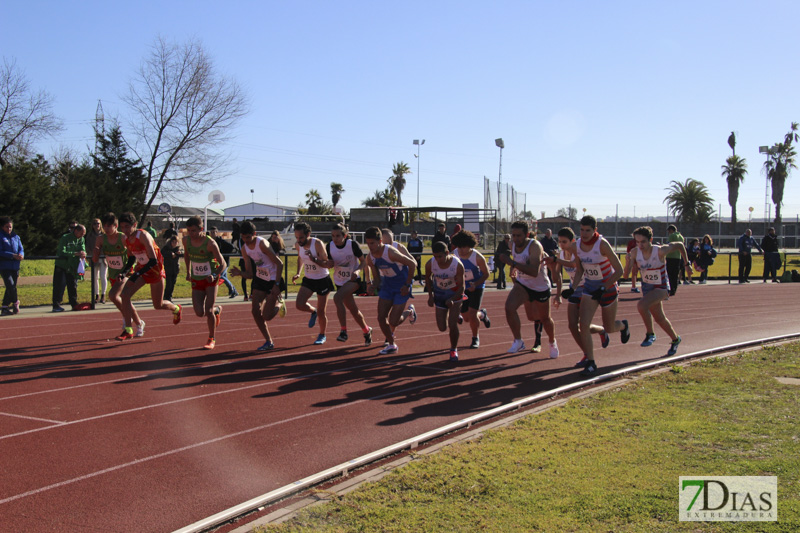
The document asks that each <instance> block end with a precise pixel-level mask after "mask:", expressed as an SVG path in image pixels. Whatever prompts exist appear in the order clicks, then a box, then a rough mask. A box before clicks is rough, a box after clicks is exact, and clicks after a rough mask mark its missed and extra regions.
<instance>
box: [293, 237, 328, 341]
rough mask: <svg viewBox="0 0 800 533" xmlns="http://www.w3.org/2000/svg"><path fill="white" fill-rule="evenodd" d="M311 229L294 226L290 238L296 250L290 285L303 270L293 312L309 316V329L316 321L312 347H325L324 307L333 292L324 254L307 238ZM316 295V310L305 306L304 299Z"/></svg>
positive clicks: (315, 241)
mask: <svg viewBox="0 0 800 533" xmlns="http://www.w3.org/2000/svg"><path fill="white" fill-rule="evenodd" d="M310 235H311V226H309V225H308V224H306V223H305V222H298V223H297V224H295V225H294V236H295V238H296V239H297V242H296V243H295V245H294V247H295V250H297V273H296V274H295V275H294V276H293V277H292V283H295V282H296V281H297V278H299V277H300V269H301V268H303V269H305V276H304V277H303V282H302V284H301V287H300V290H299V291H298V293H297V301H296V302H295V303H296V306H297V309H298V310H300V311H303V312H304V313H311V318H310V319H309V321H308V327H309V328H313V327H314V324H315V323H316V322H317V319H319V335H318V336H317V340H315V341H314V344H325V341H326V340H327V337H325V330H326V328H327V327H328V317H327V315H326V314H325V308H326V307H327V305H328V295H329V294H330V292H331V291H332V290H333V282H332V281H331V277H330V272H329V271H328V269H327V268H326V267H325V265H326V264H327V263H328V254H327V252H325V246H324V245H323V244H322V241H320V240H319V239H317V238H315V237H311V236H310ZM314 293H317V307H316V308H315V307H313V306H311V305H309V303H308V299H309V298H310V297H311V295H312V294H314Z"/></svg>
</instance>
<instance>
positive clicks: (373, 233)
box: [364, 226, 383, 255]
mask: <svg viewBox="0 0 800 533" xmlns="http://www.w3.org/2000/svg"><path fill="white" fill-rule="evenodd" d="M364 241H366V243H367V247H368V248H369V251H370V253H372V254H373V255H374V254H376V253H378V251H379V250H380V249H381V248H382V247H383V243H382V242H381V229H380V228H378V227H376V226H372V227H371V228H367V231H365V232H364Z"/></svg>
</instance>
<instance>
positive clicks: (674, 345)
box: [667, 337, 681, 357]
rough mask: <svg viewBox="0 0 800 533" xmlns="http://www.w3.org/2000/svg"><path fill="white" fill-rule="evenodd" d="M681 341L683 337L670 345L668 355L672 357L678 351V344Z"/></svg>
mask: <svg viewBox="0 0 800 533" xmlns="http://www.w3.org/2000/svg"><path fill="white" fill-rule="evenodd" d="M680 343H681V338H680V337H678V338H677V339H675V340H674V341H672V343H671V344H670V345H669V350H668V351H667V357H672V356H673V355H675V354H676V353H678V345H679V344H680Z"/></svg>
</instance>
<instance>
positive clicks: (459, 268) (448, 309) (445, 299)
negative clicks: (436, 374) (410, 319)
mask: <svg viewBox="0 0 800 533" xmlns="http://www.w3.org/2000/svg"><path fill="white" fill-rule="evenodd" d="M431 248H432V250H433V258H432V259H429V260H428V262H427V263H426V264H425V286H426V287H428V288H429V290H428V306H430V307H435V308H436V326H437V327H438V328H439V331H447V329H448V327H449V329H450V361H451V362H453V363H455V362H457V361H458V336H459V331H458V314H459V311H460V310H461V301H462V300H463V298H464V265H462V264H461V261H459V260H458V258H457V257H456V256H454V255H452V254H451V253H450V251H449V250H448V249H447V245H446V244H445V243H444V242H442V241H437V242H435V243H433V245H432V246H431Z"/></svg>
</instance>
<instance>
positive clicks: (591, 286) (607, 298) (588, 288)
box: [583, 279, 619, 307]
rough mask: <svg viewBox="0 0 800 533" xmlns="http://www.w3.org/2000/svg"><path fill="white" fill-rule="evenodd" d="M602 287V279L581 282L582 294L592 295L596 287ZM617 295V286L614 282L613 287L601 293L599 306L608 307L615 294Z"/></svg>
mask: <svg viewBox="0 0 800 533" xmlns="http://www.w3.org/2000/svg"><path fill="white" fill-rule="evenodd" d="M602 287H603V281H602V280H588V279H587V280H586V283H584V284H583V296H588V297H590V298H591V297H592V293H593V292H594V291H596V290H597V289H600V288H602ZM618 295H619V287H617V284H616V283H615V284H614V286H613V287H611V288H610V289H608V290H607V291H606V292H605V293H603V297H602V298H600V307H608V306H609V305H611V304H613V303H614V302H615V301H616V299H617V296H618Z"/></svg>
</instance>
